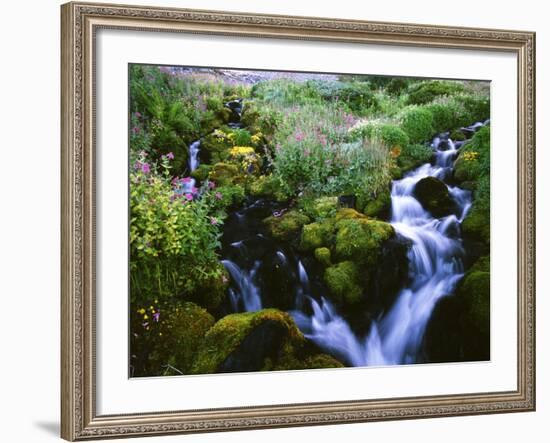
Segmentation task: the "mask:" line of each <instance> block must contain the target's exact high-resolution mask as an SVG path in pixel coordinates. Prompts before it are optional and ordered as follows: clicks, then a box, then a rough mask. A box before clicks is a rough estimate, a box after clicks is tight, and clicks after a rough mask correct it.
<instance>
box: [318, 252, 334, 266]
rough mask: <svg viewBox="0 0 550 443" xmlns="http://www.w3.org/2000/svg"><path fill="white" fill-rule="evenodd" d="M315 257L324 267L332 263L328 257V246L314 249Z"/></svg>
mask: <svg viewBox="0 0 550 443" xmlns="http://www.w3.org/2000/svg"><path fill="white" fill-rule="evenodd" d="M314 255H315V258H316V259H317V261H318V262H319V263H321V264H322V265H323V266H324V267H328V266H330V265H331V264H332V262H331V259H330V249H329V248H325V247H322V248H317V249H315V251H314Z"/></svg>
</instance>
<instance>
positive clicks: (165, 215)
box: [130, 156, 225, 307]
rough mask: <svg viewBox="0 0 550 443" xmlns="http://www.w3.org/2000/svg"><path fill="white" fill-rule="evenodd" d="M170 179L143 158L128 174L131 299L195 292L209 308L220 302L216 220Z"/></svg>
mask: <svg viewBox="0 0 550 443" xmlns="http://www.w3.org/2000/svg"><path fill="white" fill-rule="evenodd" d="M167 161H168V160H167V159H166V158H165V165H166V164H167ZM173 183H174V184H173V185H171V184H170V179H169V172H168V170H167V168H164V169H163V172H162V173H161V174H159V173H157V172H155V168H154V166H152V165H151V164H149V163H147V162H146V158H145V157H143V156H142V157H141V158H140V160H139V162H138V163H136V165H134V170H133V171H132V172H131V174H130V184H131V186H130V297H131V300H132V301H139V300H147V299H150V298H151V297H158V298H159V299H161V298H167V297H172V296H175V295H183V296H185V297H188V298H191V297H193V296H195V295H200V296H201V297H206V299H205V300H204V303H205V305H206V306H208V307H210V306H213V305H216V304H217V303H219V301H220V291H219V290H220V289H221V292H222V294H223V288H222V287H221V283H220V282H221V280H222V279H223V277H224V275H225V271H224V269H223V266H221V265H220V263H219V260H218V256H217V254H216V250H217V248H218V247H219V241H218V238H219V235H220V231H219V223H220V220H219V217H215V216H213V215H212V213H211V209H212V208H210V207H209V206H208V204H207V200H206V199H200V200H198V201H194V200H195V198H196V197H195V195H194V194H191V193H188V194H183V193H181V192H180V189H181V188H180V182H179V181H174V182H173ZM198 293H201V294H198Z"/></svg>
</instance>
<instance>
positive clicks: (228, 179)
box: [208, 163, 239, 186]
mask: <svg viewBox="0 0 550 443" xmlns="http://www.w3.org/2000/svg"><path fill="white" fill-rule="evenodd" d="M208 178H209V179H210V180H211V181H213V182H214V183H216V185H218V186H225V185H231V184H233V183H234V182H235V181H237V179H238V178H239V168H238V167H237V166H235V165H233V164H231V163H216V164H215V165H214V166H213V167H212V170H211V171H210V173H209V174H208Z"/></svg>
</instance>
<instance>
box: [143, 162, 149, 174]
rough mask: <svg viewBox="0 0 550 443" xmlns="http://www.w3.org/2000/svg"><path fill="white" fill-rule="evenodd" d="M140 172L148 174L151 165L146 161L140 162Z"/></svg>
mask: <svg viewBox="0 0 550 443" xmlns="http://www.w3.org/2000/svg"><path fill="white" fill-rule="evenodd" d="M141 172H143V173H144V174H149V172H151V166H149V164H148V163H142V164H141Z"/></svg>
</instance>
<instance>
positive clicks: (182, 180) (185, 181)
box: [181, 177, 192, 183]
mask: <svg viewBox="0 0 550 443" xmlns="http://www.w3.org/2000/svg"><path fill="white" fill-rule="evenodd" d="M191 180H192V179H191V177H185V178H182V179H181V182H182V183H190V182H191Z"/></svg>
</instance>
